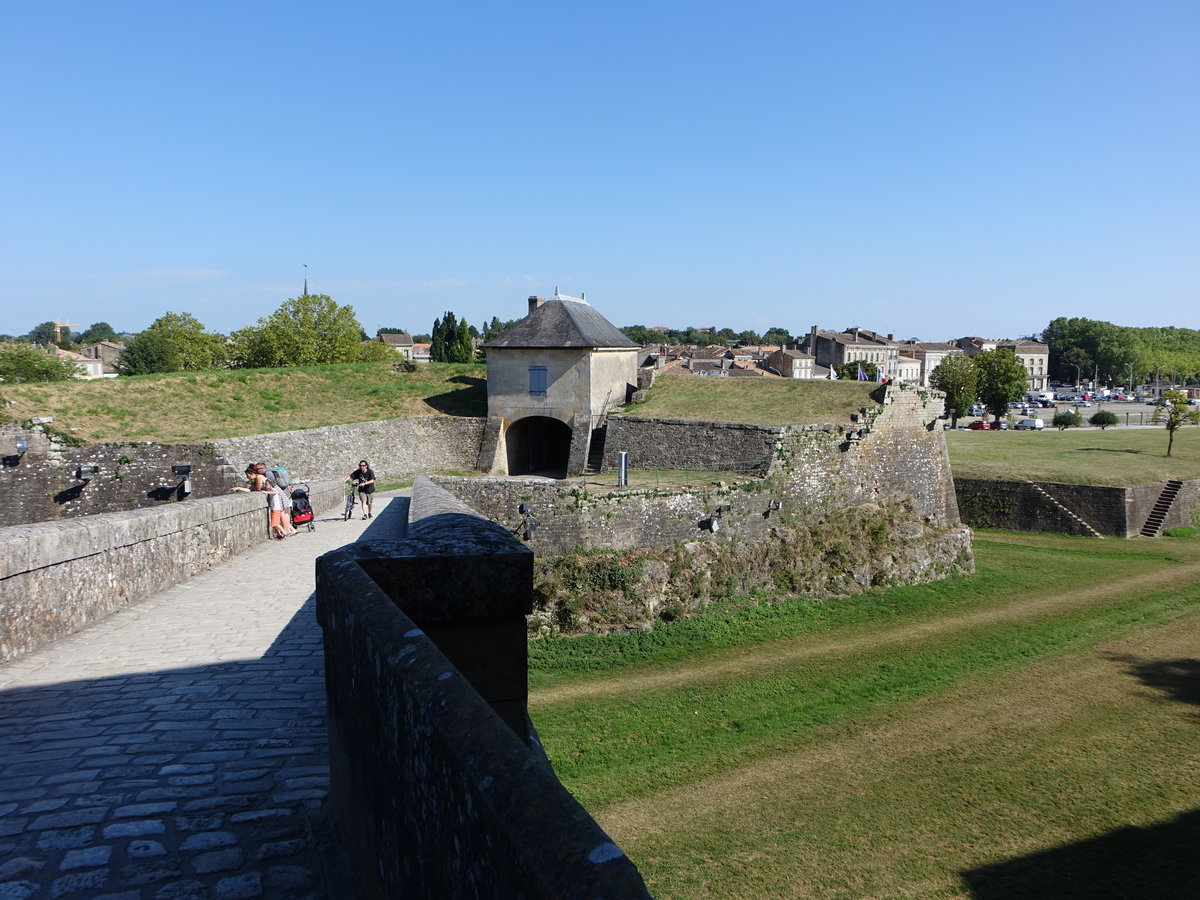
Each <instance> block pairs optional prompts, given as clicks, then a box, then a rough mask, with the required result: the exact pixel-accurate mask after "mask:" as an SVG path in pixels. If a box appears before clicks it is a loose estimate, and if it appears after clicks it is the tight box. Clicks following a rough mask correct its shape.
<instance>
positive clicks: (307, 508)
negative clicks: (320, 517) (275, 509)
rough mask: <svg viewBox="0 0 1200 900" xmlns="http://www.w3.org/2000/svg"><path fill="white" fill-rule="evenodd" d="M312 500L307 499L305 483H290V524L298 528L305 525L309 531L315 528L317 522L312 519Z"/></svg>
mask: <svg viewBox="0 0 1200 900" xmlns="http://www.w3.org/2000/svg"><path fill="white" fill-rule="evenodd" d="M313 518H314V516H313V508H312V501H310V500H309V499H308V485H307V484H302V483H301V484H293V485H292V525H293V526H295V527H296V528H299V527H300V526H301V525H307V526H308V530H309V531H316V530H317V523H316V522H314V521H313Z"/></svg>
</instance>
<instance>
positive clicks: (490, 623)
mask: <svg viewBox="0 0 1200 900" xmlns="http://www.w3.org/2000/svg"><path fill="white" fill-rule="evenodd" d="M411 509H412V513H413V517H414V518H413V523H412V525H411V527H410V530H409V533H408V536H407V537H406V538H404V539H399V540H392V539H382V540H367V541H361V542H359V543H357V544H352V545H349V546H347V547H345V548H342V549H341V550H337V551H334V552H333V553H328V554H326V555H325V556H322V557H321V558H320V559H319V560H318V561H317V618H318V621H319V622H320V625H321V628H322V629H323V631H324V643H325V677H326V691H327V696H328V710H329V742H330V774H331V785H332V796H333V802H334V806H335V809H336V812H337V815H338V819H339V822H340V824H341V827H342V829H343V831H344V834H345V837H346V845H347V846H348V847H349V848H350V851H351V854H352V856H353V859H354V862H355V867H356V869H357V871H358V874H359V877H360V882H361V884H362V885H363V887H364V889H365V891H366V893H367V895H368V896H369V897H372V898H384V897H397V896H413V897H481V898H510V897H530V898H534V897H543V898H545V897H614V898H643V897H648V896H649V895H648V893H647V892H646V889H645V885H644V883H643V882H642V879H641V876H640V875H639V873H638V871H637V869H636V868H634V866H633V864H632V863H631V862H630V861H629V859H628V858H627V857H626V856H625V855H624V854H623V853H622V852H621V850H620V849H619V848H618V847H617V846H616V845H615V844H614V843H613V842H612V840H611V839H610V838H609V837H608V836H607V835H606V834H605V833H604V832H603V831H602V830H601V829H600V827H599V826H598V825H597V824H596V823H595V821H594V820H593V819H592V818H591V816H589V815H588V813H587V811H586V810H584V809H583V807H581V806H580V805H579V804H578V803H577V802H576V801H575V800H574V798H572V797H571V796H570V794H569V793H567V791H566V789H565V788H563V786H562V785H561V784H560V783H559V781H558V780H557V778H555V776H554V774H553V772H552V771H551V769H550V767H549V765H548V763H547V762H546V760H545V758H544V756H543V755H542V754H541V752H540V750H539V749H538V747H537V745H536V739H535V737H534V736H533V735H532V732H531V726H529V724H528V720H527V718H526V717H525V716H524V704H525V671H524V670H525V661H526V656H525V653H526V651H525V637H524V621H523V620H524V614H525V612H528V611H529V609H530V608H531V604H532V572H533V554H532V553H531V552H530V551H529V550H528V549H527V548H525V547H524V546H522V545H521V544H520V543H519V542H518V541H516V540H515V539H514V538H513V537H512V536H511V535H510V534H508V532H507V531H506V530H505V529H503V528H500V527H498V526H496V525H495V524H494V523H491V522H488V521H487V520H486V519H483V518H482V517H480V516H479V515H477V514H474V513H473V512H472V511H471V510H470V509H469V508H468V507H466V506H465V505H464V504H463V503H462V502H461V501H458V500H456V499H455V498H453V497H451V496H450V495H449V494H447V493H446V492H445V491H444V490H442V489H441V488H438V487H436V486H435V485H433V484H432V483H431V482H430V481H429V480H428V479H425V478H418V479H417V481H416V483H415V484H414V487H413V500H412V507H411ZM514 619H515V622H516V624H517V629H516V631H515V633H514V629H513V627H512V625H513V622H514ZM514 701H516V702H514Z"/></svg>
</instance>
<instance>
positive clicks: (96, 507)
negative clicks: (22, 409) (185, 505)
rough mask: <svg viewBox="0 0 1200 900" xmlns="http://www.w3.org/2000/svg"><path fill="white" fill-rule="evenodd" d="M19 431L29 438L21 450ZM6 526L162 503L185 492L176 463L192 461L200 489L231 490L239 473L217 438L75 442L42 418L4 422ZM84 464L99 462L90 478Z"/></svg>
mask: <svg viewBox="0 0 1200 900" xmlns="http://www.w3.org/2000/svg"><path fill="white" fill-rule="evenodd" d="M17 438H24V439H25V440H27V441H28V442H29V449H28V450H26V451H25V453H23V454H18V453H17V452H16V440H17ZM0 454H2V455H3V457H4V465H3V467H0V527H3V526H6V525H22V524H25V523H27V522H47V521H50V520H53V519H66V518H74V517H76V516H92V515H96V514H98V513H108V512H118V511H122V510H131V509H143V508H146V507H154V506H162V505H164V504H169V503H173V502H174V501H176V500H180V499H183V497H184V496H186V495H185V494H184V493H183V490H182V488H183V479H182V478H179V477H177V476H176V475H174V473H173V472H172V471H171V467H172V466H174V465H189V466H191V467H192V471H191V473H190V474H189V475H188V478H189V480H190V487H191V496H193V497H213V496H216V495H218V494H224V493H228V491H229V488H230V487H231V485H232V484H234V483H236V478H237V477H238V475H240V472H241V470H242V469H244V468H245V466H242V467H241V468H239V469H238V470H237V473H238V474H237V475H235V473H234V471H233V469H232V468H230V467H228V466H226V465H225V464H224V460H222V459H220V458H219V457H218V456H217V454H216V453H215V451H214V450H213V448H212V446H210V445H198V444H148V443H112V444H86V445H83V446H73V445H72V444H71V443H68V442H66V441H64V440H63V439H62V437H61V436H59V435H58V434H57V433H55V432H54V431H52V430H46V429H45V428H43V427H41V426H33V427H32V428H28V429H26V428H22V427H21V426H19V425H17V424H16V423H13V422H7V423H4V424H3V425H0ZM80 466H96V467H98V469H99V471H98V473H97V474H96V476H95V477H94V478H92V479H91V480H90V481H86V482H85V481H83V480H82V479H81V478H80V477H79V474H78V473H79V467H80Z"/></svg>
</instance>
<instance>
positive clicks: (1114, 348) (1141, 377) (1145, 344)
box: [1042, 316, 1200, 387]
mask: <svg viewBox="0 0 1200 900" xmlns="http://www.w3.org/2000/svg"><path fill="white" fill-rule="evenodd" d="M1042 341H1043V342H1044V343H1046V344H1047V345H1048V346H1049V348H1050V369H1049V372H1050V377H1051V378H1052V379H1054V380H1056V381H1062V382H1067V383H1070V384H1075V383H1077V382H1079V381H1095V382H1096V383H1097V384H1105V385H1110V386H1113V385H1128V386H1130V387H1133V386H1136V385H1138V384H1143V383H1145V382H1146V381H1147V380H1148V379H1149V378H1151V377H1153V378H1155V379H1159V378H1162V379H1164V380H1165V379H1170V381H1171V382H1172V383H1173V384H1179V383H1183V384H1200V331H1197V330H1195V329H1192V328H1175V327H1172V326H1163V327H1155V328H1133V327H1129V326H1124V325H1114V324H1112V323H1111V322H1101V321H1096V320H1094V319H1081V318H1067V317H1065V316H1060V317H1058V318H1057V319H1054V320H1053V321H1051V322H1050V324H1049V325H1047V326H1046V329H1045V330H1044V331H1043V332H1042Z"/></svg>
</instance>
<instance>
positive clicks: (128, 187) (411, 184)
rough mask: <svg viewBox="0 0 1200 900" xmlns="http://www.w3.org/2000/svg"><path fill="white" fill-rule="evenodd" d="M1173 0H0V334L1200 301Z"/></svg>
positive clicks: (739, 324)
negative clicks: (563, 310)
mask: <svg viewBox="0 0 1200 900" xmlns="http://www.w3.org/2000/svg"><path fill="white" fill-rule="evenodd" d="M1197 46H1200V4H1197V3H1196V2H1194V0H1180V2H1172V0H1147V2H1143V3H1133V2H1120V3H1117V2H1105V0H1088V2H1081V0H1054V2H1050V3H1047V2H1045V0H1038V2H1025V0H1006V2H1003V3H1001V2H994V0H993V2H981V0H955V2H921V0H913V2H904V3H900V2H895V0H890V2H885V0H876V2H872V0H861V2H856V0H844V2H825V3H808V2H755V0H750V2H741V3H738V4H733V3H730V2H726V3H710V2H703V0H701V2H687V3H683V2H653V0H641V2H624V0H616V2H612V0H610V2H607V3H604V4H577V3H564V2H557V3H544V2H524V3H511V4H510V3H497V2H494V0H493V2H487V3H483V2H458V3H455V2H447V3H425V4H416V3H405V4H401V3H389V4H376V3H369V2H360V3H346V4H337V5H335V4H331V3H314V2H288V3H271V2H263V3H230V2H219V0H218V2H212V0H210V2H206V3H196V4H182V3H162V2H151V0H145V2H136V3H134V2H118V0H105V2H100V3H97V2H93V0H86V2H84V0H56V2H53V3H31V2H26V3H18V2H16V0H12V2H8V3H4V4H2V5H0V85H3V88H2V90H3V94H2V95H0V96H2V99H3V103H2V106H0V116H2V118H0V122H2V123H3V131H4V132H5V135H6V137H5V138H4V140H3V141H2V142H0V163H2V165H0V178H2V179H3V183H2V184H0V197H2V198H3V199H2V200H0V203H2V208H3V209H4V215H3V218H2V222H3V224H2V226H0V227H2V228H3V233H2V234H0V266H2V271H3V277H4V280H5V281H6V283H7V285H6V288H7V289H6V291H5V293H6V294H7V296H8V298H9V300H8V301H7V302H6V303H5V304H4V311H3V315H2V316H0V332H10V333H18V334H19V333H22V332H24V331H27V330H28V329H29V328H30V327H32V326H33V325H35V324H37V323H38V322H41V321H45V320H46V319H52V318H58V317H61V318H63V319H64V320H69V321H73V322H78V323H81V324H83V325H85V326H86V325H88V324H90V323H92V322H94V321H98V320H103V321H108V322H110V323H112V324H113V325H114V326H115V327H117V328H118V329H123V330H131V331H136V330H139V329H141V328H144V327H145V326H146V325H148V324H149V323H150V322H151V321H152V320H153V319H154V318H155V317H157V316H158V315H161V314H162V313H163V312H165V311H168V310H171V311H175V312H185V311H186V312H191V313H192V314H194V315H196V316H197V317H198V318H200V320H201V321H203V322H204V323H205V324H206V325H207V326H208V327H210V328H212V329H214V330H218V331H222V332H228V331H231V330H234V329H237V328H239V327H242V326H244V325H247V324H251V323H253V322H254V321H255V320H256V319H257V318H258V317H260V316H266V315H268V314H270V313H271V312H272V311H273V310H274V309H275V308H276V307H277V306H278V305H279V303H280V302H281V301H282V300H284V299H286V298H288V297H292V296H296V295H297V294H299V293H300V288H301V284H302V279H303V277H304V270H303V268H302V266H303V265H304V264H308V266H309V269H308V273H309V286H310V289H311V290H312V291H313V292H320V293H327V294H330V295H332V296H333V297H334V299H336V300H337V301H338V302H340V303H349V304H351V305H352V306H353V307H354V308H355V310H356V311H357V313H358V316H359V319H360V321H361V322H362V323H363V325H364V326H365V327H366V328H367V329H368V331H371V332H374V329H375V328H377V327H379V326H394V327H403V328H408V329H409V330H411V331H414V332H422V331H428V330H429V329H430V326H431V324H432V322H433V320H434V318H435V317H437V316H440V315H441V314H442V313H443V312H444V311H445V310H453V311H455V312H456V313H457V314H459V315H466V316H467V318H468V320H469V321H470V322H472V323H473V324H476V325H479V324H481V323H482V322H483V321H485V320H487V319H490V318H491V317H492V316H499V317H500V318H502V319H505V318H517V317H519V316H521V315H523V314H524V312H525V307H526V304H525V298H526V297H527V296H528V295H529V294H535V293H536V294H543V295H548V294H550V293H552V292H553V291H554V288H555V286H558V287H559V288H560V289H561V290H562V292H563V293H566V294H573V295H575V296H578V295H579V294H580V293H583V292H586V295H587V299H588V300H589V301H590V302H591V303H593V305H595V306H596V307H597V309H599V310H600V311H601V312H602V313H603V314H604V315H605V316H607V317H608V318H609V319H611V320H612V321H613V322H615V323H616V324H618V325H631V324H644V325H670V326H675V327H684V326H688V325H695V326H701V327H703V326H708V325H716V326H719V327H723V326H729V327H732V328H734V329H736V330H743V329H747V328H749V329H754V330H757V331H762V330H765V329H766V328H767V327H770V326H774V325H780V326H783V327H786V328H788V329H790V330H791V331H792V333H799V332H803V331H806V330H807V329H808V328H809V326H810V325H813V324H819V325H820V326H821V327H822V328H838V329H840V328H842V327H845V326H849V325H860V326H862V327H867V328H873V329H875V330H877V331H881V332H893V333H895V334H897V336H899V337H911V336H917V337H921V338H923V339H925V340H944V339H946V338H950V337H956V336H961V335H966V334H978V335H982V336H985V337H1015V336H1019V335H1024V334H1029V333H1032V332H1036V331H1038V330H1040V329H1041V328H1042V327H1044V326H1045V325H1046V323H1047V322H1048V321H1049V320H1050V319H1051V318H1053V317H1055V316H1058V315H1066V316H1087V317H1089V318H1096V319H1107V320H1109V321H1113V322H1117V323H1119V324H1125V325H1179V326H1184V327H1190V328H1200V302H1198V301H1200V296H1198V293H1200V292H1198V290H1197V287H1198V283H1200V277H1198V276H1200V240H1198V238H1200V227H1198V226H1200V203H1198V201H1200V191H1198V182H1200V164H1198V162H1197V161H1198V160H1200V123H1198V118H1200V104H1197V102H1196V98H1197V97H1198V96H1200V53H1197V52H1196V48H1197Z"/></svg>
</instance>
